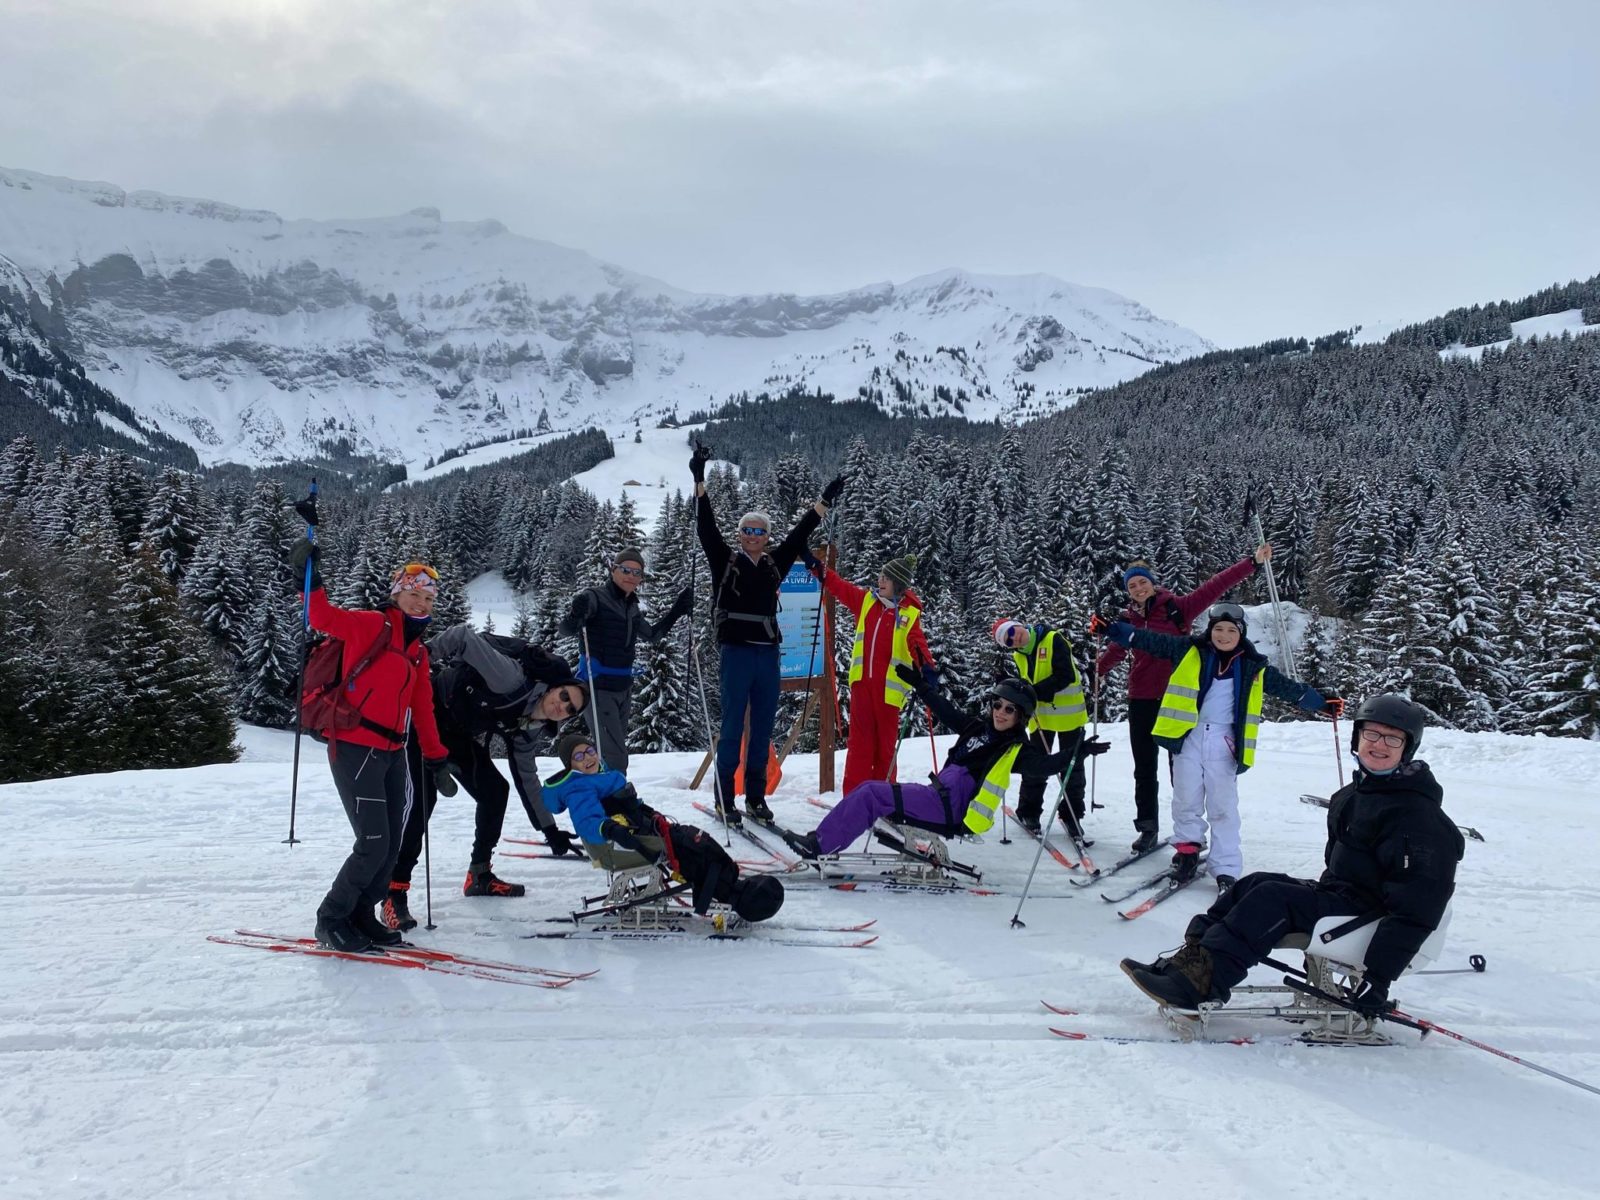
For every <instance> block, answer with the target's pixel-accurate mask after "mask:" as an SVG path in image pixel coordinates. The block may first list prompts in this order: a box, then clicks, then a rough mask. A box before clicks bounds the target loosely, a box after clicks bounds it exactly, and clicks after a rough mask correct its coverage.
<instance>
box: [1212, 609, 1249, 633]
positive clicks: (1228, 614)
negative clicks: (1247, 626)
mask: <svg viewBox="0 0 1600 1200" xmlns="http://www.w3.org/2000/svg"><path fill="white" fill-rule="evenodd" d="M1218 621H1231V622H1233V624H1235V625H1237V626H1238V627H1239V628H1240V629H1243V628H1244V609H1242V608H1240V607H1239V606H1238V605H1237V604H1213V605H1212V606H1211V607H1210V608H1209V609H1208V610H1207V611H1206V627H1207V628H1208V629H1209V628H1210V627H1211V626H1212V625H1215V624H1216V623H1217V622H1218Z"/></svg>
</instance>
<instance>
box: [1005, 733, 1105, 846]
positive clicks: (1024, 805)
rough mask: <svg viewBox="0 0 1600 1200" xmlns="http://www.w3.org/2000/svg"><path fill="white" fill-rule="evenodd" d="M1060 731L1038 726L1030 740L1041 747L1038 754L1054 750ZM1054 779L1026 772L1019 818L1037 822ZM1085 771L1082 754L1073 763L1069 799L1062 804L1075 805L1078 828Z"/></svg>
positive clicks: (1018, 805) (1074, 811) (1074, 812)
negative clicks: (1046, 791) (1046, 793)
mask: <svg viewBox="0 0 1600 1200" xmlns="http://www.w3.org/2000/svg"><path fill="white" fill-rule="evenodd" d="M1056 737H1057V734H1056V733H1055V731H1054V730H1051V729H1035V730H1034V731H1033V733H1032V734H1030V735H1029V738H1028V740H1029V741H1031V742H1032V743H1033V744H1034V745H1035V746H1037V747H1038V749H1039V753H1041V754H1049V753H1050V752H1051V751H1052V750H1054V749H1055V744H1056ZM1052 782H1053V780H1051V779H1047V778H1044V777H1041V776H1034V775H1024V776H1023V777H1022V787H1021V788H1020V789H1018V791H1017V817H1018V819H1019V820H1023V821H1037V820H1039V819H1040V816H1041V815H1042V814H1043V813H1044V792H1045V788H1046V787H1048V786H1049V785H1050V784H1051V783H1052ZM1087 786H1088V785H1087V783H1086V781H1085V776H1084V770H1083V756H1082V755H1081V754H1080V755H1079V756H1078V758H1077V761H1076V762H1074V763H1073V764H1072V774H1070V775H1068V776H1067V798H1066V800H1065V801H1064V802H1063V803H1062V805H1061V807H1062V808H1066V807H1067V806H1068V805H1069V804H1070V805H1071V806H1072V815H1073V816H1075V817H1077V818H1078V821H1079V828H1080V829H1081V828H1082V822H1083V793H1084V790H1085V788H1086V787H1087Z"/></svg>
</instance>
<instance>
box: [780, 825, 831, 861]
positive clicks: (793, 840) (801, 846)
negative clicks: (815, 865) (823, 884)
mask: <svg viewBox="0 0 1600 1200" xmlns="http://www.w3.org/2000/svg"><path fill="white" fill-rule="evenodd" d="M783 840H784V841H785V842H787V843H788V845H789V849H791V850H793V851H794V852H795V853H796V854H798V855H799V856H800V857H801V858H803V859H806V860H807V861H809V862H815V861H816V860H817V859H818V858H820V857H822V849H821V847H819V846H818V845H817V833H816V830H812V831H811V832H810V833H789V832H788V831H787V830H786V831H785V832H784V835H783Z"/></svg>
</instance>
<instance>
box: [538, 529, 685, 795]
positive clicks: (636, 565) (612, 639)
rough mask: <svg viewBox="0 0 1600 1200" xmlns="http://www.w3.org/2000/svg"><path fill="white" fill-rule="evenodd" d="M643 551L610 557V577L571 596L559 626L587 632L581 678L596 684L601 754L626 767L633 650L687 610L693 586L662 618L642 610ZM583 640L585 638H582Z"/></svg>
mask: <svg viewBox="0 0 1600 1200" xmlns="http://www.w3.org/2000/svg"><path fill="white" fill-rule="evenodd" d="M644 577H645V575H644V556H643V555H642V554H640V553H639V552H638V551H637V550H634V549H627V550H623V551H621V552H620V553H619V554H618V555H617V556H616V558H615V559H613V560H612V563H611V578H610V579H608V580H607V581H606V582H605V583H602V584H600V585H598V586H596V587H591V588H585V589H584V590H583V591H581V592H579V593H578V594H577V595H576V596H574V597H573V598H572V606H571V607H570V608H569V609H568V610H567V615H566V616H565V617H563V618H562V620H561V624H560V626H559V627H558V631H559V632H560V633H562V634H563V635H565V636H568V637H580V636H586V637H587V647H588V654H592V655H593V656H594V657H593V659H590V658H589V657H587V655H581V656H580V657H579V659H578V678H579V679H582V680H585V681H587V682H589V683H591V684H592V686H593V689H594V710H595V716H596V718H597V720H598V723H599V726H600V749H601V757H602V758H603V759H604V760H605V764H606V766H608V767H615V768H616V769H617V770H619V771H626V770H627V769H628V719H629V717H630V716H631V714H632V712H633V676H634V670H635V668H634V651H635V647H636V646H637V645H638V644H639V642H640V640H641V639H642V640H644V641H647V642H653V641H655V640H656V639H657V638H662V637H665V636H666V635H667V633H668V632H669V631H670V630H671V629H672V627H673V626H674V625H675V624H677V622H678V619H679V618H680V617H686V616H688V615H689V611H690V608H691V606H692V605H693V603H694V592H693V590H692V589H690V588H684V589H683V591H682V592H680V593H678V597H677V599H676V600H674V601H673V603H672V607H671V608H669V609H668V610H667V611H666V614H665V615H664V616H663V617H661V619H660V620H657V621H652V620H650V618H649V617H647V616H645V615H644V611H643V610H642V609H641V608H640V606H639V597H638V595H637V594H636V593H637V591H638V587H639V584H641V583H642V582H644ZM579 644H580V645H583V644H584V643H583V642H581V641H580V643H579Z"/></svg>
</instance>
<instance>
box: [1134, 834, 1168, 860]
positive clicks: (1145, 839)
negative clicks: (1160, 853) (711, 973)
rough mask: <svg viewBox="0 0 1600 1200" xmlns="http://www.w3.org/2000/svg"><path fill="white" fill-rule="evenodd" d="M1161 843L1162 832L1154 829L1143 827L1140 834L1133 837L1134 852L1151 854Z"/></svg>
mask: <svg viewBox="0 0 1600 1200" xmlns="http://www.w3.org/2000/svg"><path fill="white" fill-rule="evenodd" d="M1160 844H1161V834H1160V833H1159V832H1158V831H1156V830H1154V829H1141V830H1140V831H1139V836H1138V837H1136V838H1134V839H1133V846H1132V851H1133V853H1134V854H1149V853H1150V851H1152V850H1154V849H1155V848H1156V847H1157V846H1159V845H1160Z"/></svg>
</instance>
